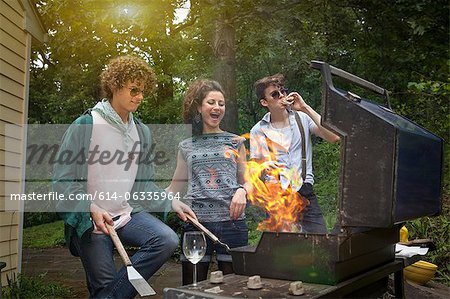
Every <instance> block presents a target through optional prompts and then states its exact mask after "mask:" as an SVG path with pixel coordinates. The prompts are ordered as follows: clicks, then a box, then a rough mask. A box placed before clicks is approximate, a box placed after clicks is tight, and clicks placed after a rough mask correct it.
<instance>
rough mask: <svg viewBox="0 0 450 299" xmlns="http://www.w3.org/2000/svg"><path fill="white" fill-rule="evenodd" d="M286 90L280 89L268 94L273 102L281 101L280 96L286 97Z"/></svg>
mask: <svg viewBox="0 0 450 299" xmlns="http://www.w3.org/2000/svg"><path fill="white" fill-rule="evenodd" d="M287 92H288V91H287V89H284V88H281V89H280V90H274V91H272V92H271V93H270V96H271V97H272V98H274V99H275V100H279V99H281V97H282V96H286V95H287Z"/></svg>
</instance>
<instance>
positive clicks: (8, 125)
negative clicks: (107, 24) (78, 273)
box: [0, 0, 45, 285]
mask: <svg viewBox="0 0 450 299" xmlns="http://www.w3.org/2000/svg"><path fill="white" fill-rule="evenodd" d="M44 36H45V32H44V28H43V26H42V24H41V22H40V20H39V18H38V16H37V14H36V10H35V7H34V6H33V4H32V2H31V1H30V0H0V261H3V262H6V264H7V266H6V268H4V269H3V271H2V273H1V280H2V285H6V276H7V275H8V276H9V277H12V276H13V273H17V272H20V261H21V237H22V235H21V231H22V223H23V219H22V215H23V214H22V213H20V212H19V205H18V204H17V205H16V206H15V208H14V209H11V208H10V205H8V209H7V210H6V200H7V198H8V195H9V194H11V193H21V192H23V190H24V182H23V177H24V176H23V173H24V167H23V165H24V163H23V161H24V148H25V145H24V144H25V142H24V140H25V132H24V130H23V127H24V125H23V124H26V123H27V114H28V111H27V107H28V86H29V84H28V83H29V61H30V53H31V42H32V41H33V42H43V40H44Z"/></svg>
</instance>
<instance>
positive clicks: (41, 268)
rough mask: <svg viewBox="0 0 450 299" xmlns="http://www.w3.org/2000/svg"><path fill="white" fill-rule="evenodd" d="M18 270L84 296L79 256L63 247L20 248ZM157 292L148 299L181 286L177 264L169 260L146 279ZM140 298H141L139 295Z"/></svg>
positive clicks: (79, 296) (179, 270)
mask: <svg viewBox="0 0 450 299" xmlns="http://www.w3.org/2000/svg"><path fill="white" fill-rule="evenodd" d="M116 264H117V265H121V260H120V257H119V256H117V257H116ZM22 272H23V273H24V274H25V275H27V276H39V275H41V276H43V277H44V279H46V280H48V281H53V282H60V283H62V284H64V285H66V286H67V287H68V288H70V289H71V292H72V294H73V297H72V298H88V297H89V292H88V290H87V287H86V281H85V275H84V270H83V266H82V265H81V261H80V260H79V258H76V257H74V256H72V255H71V254H70V253H69V250H68V249H66V248H63V247H57V248H46V249H25V248H24V249H23V254H22ZM149 283H150V284H151V286H152V287H153V288H154V289H155V291H156V292H157V296H152V297H151V298H154V299H159V298H163V289H164V288H166V287H178V286H180V285H181V265H180V264H178V263H177V262H175V261H174V260H169V261H168V262H166V263H165V264H164V266H162V267H161V269H159V271H158V272H156V274H155V275H154V276H153V277H152V278H151V279H150V280H149ZM139 298H142V297H139Z"/></svg>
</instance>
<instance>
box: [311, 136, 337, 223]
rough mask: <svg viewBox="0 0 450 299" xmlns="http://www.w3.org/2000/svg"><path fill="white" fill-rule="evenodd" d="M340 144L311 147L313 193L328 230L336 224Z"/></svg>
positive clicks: (322, 143)
mask: <svg viewBox="0 0 450 299" xmlns="http://www.w3.org/2000/svg"><path fill="white" fill-rule="evenodd" d="M339 154H340V144H339V143H338V144H329V143H327V142H320V143H316V144H314V146H313V157H314V160H313V166H314V181H315V183H314V191H315V193H316V195H317V199H318V201H319V204H320V207H321V208H322V212H323V215H324V218H325V222H326V224H327V228H328V230H331V229H332V228H333V226H334V224H335V223H336V212H337V196H338V183H339V166H340V162H341V161H340V156H339Z"/></svg>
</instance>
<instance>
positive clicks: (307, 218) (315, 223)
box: [298, 183, 327, 234]
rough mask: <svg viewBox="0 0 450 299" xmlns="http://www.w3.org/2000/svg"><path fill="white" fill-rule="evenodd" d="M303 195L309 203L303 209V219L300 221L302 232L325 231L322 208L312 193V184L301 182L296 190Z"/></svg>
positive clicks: (323, 232) (321, 232) (322, 232)
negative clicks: (300, 185) (301, 184)
mask: <svg viewBox="0 0 450 299" xmlns="http://www.w3.org/2000/svg"><path fill="white" fill-rule="evenodd" d="M298 192H299V193H300V194H301V195H302V196H303V197H305V198H306V199H308V200H309V205H307V206H306V208H305V210H304V211H303V219H302V220H301V221H300V225H301V226H302V232H303V233H320V234H325V233H327V226H326V224H325V220H324V219H323V214H322V210H321V208H320V206H319V202H318V201H317V197H316V195H315V194H314V189H313V185H311V184H309V183H305V184H303V186H302V187H301V188H300V190H299V191H298Z"/></svg>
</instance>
